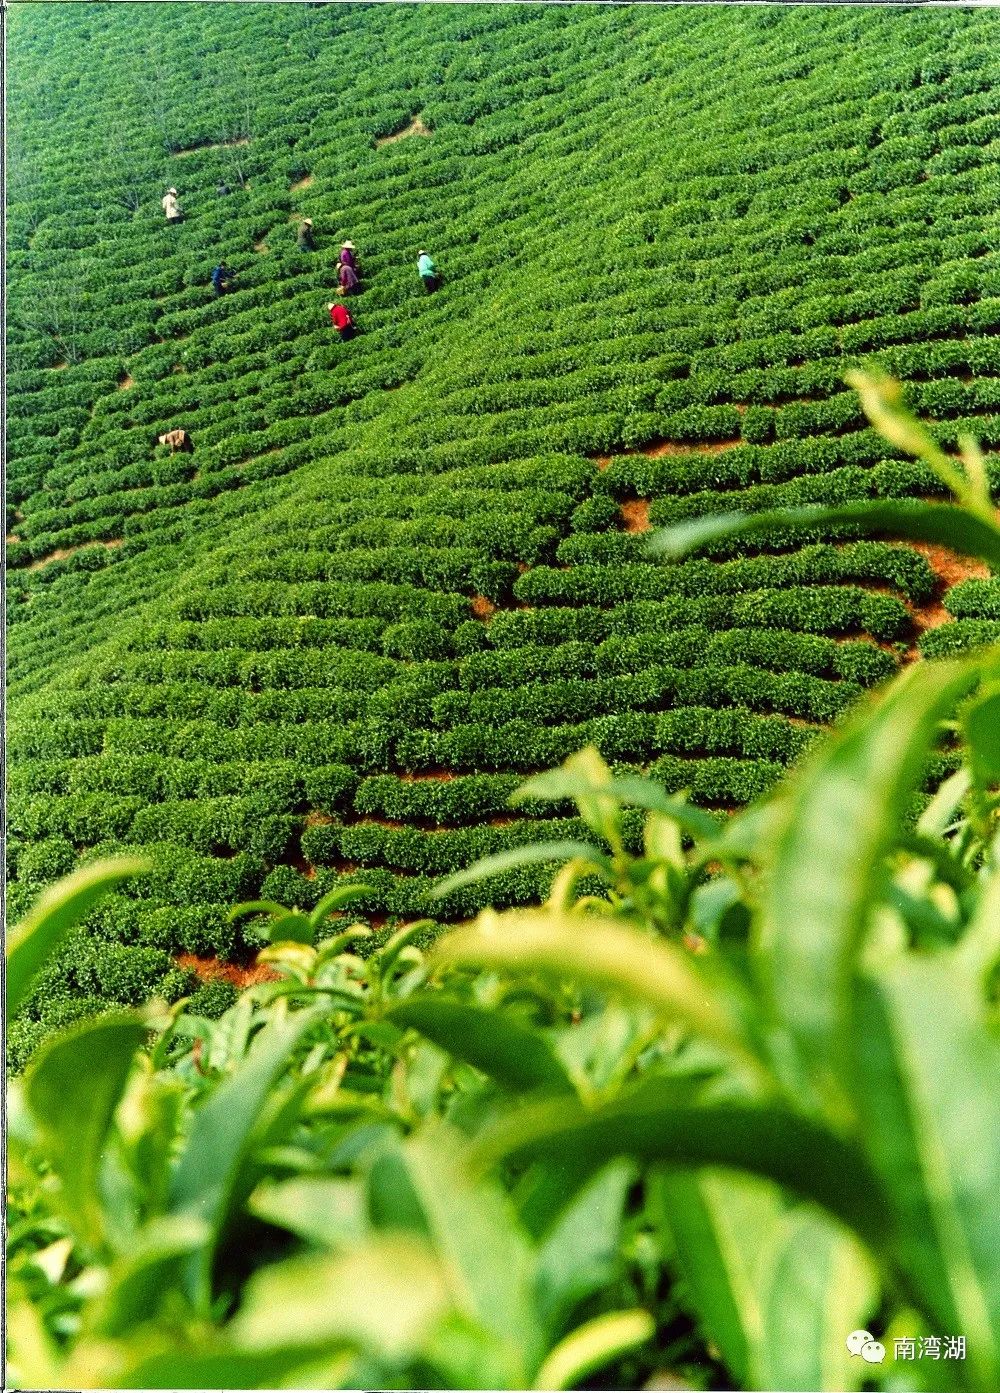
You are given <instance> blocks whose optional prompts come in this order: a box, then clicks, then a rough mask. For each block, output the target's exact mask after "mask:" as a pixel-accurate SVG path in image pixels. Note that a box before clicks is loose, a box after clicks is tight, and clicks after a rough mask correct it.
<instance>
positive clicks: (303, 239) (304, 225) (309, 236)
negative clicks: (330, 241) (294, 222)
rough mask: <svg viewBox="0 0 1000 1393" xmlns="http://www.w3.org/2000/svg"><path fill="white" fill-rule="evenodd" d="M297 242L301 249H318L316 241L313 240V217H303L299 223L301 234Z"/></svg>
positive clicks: (306, 250) (310, 250)
mask: <svg viewBox="0 0 1000 1393" xmlns="http://www.w3.org/2000/svg"><path fill="white" fill-rule="evenodd" d="M296 240H297V242H298V246H299V250H300V251H304V252H313V251H315V250H316V243H315V242H314V241H313V224H312V218H303V219H302V222H301V224H300V225H299V235H298V237H297V239H296Z"/></svg>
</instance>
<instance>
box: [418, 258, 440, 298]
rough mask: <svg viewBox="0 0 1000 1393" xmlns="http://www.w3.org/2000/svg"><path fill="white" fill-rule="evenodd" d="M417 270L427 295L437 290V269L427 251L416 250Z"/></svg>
mask: <svg viewBox="0 0 1000 1393" xmlns="http://www.w3.org/2000/svg"><path fill="white" fill-rule="evenodd" d="M417 271H418V272H419V274H420V279H421V280H422V281H423V283H424V289H425V290H426V291H427V294H428V295H430V294H431V292H432V291H434V290H437V288H438V283H439V282H438V269H437V266H436V265H435V264H434V259H433V258H432V256H431V255H430V253H429V252H425V251H419V252H417Z"/></svg>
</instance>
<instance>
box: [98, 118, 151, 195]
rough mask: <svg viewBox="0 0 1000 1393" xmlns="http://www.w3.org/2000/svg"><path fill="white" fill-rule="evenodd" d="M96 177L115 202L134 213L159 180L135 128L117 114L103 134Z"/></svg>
mask: <svg viewBox="0 0 1000 1393" xmlns="http://www.w3.org/2000/svg"><path fill="white" fill-rule="evenodd" d="M102 144H103V150H102V152H101V157H100V170H99V174H100V176H102V177H103V178H104V179H105V180H106V181H107V183H108V184H109V185H110V186H111V187H112V188H113V189H114V194H115V198H116V199H117V201H118V202H119V203H121V204H122V205H123V206H124V207H125V208H127V209H128V210H129V212H131V213H137V212H138V211H139V208H140V207H141V205H142V203H143V201H144V200H145V199H146V198H147V197H148V195H149V190H150V186H151V185H155V184H156V182H157V179H158V176H159V170H158V168H157V166H156V163H155V162H154V161H153V159H152V158H151V157H150V155H149V154H148V153H147V152H146V151H144V150H143V148H142V144H141V140H140V138H139V137H138V136H137V134H136V131H135V128H134V127H132V126H130V125H129V124H128V123H127V120H126V118H125V117H124V116H123V115H122V114H121V113H116V114H115V115H114V116H113V117H112V119H111V121H110V122H109V123H108V125H107V126H106V127H105V129H104V131H103V134H102Z"/></svg>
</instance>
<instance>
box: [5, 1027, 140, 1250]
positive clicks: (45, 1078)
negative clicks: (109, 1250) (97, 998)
mask: <svg viewBox="0 0 1000 1393" xmlns="http://www.w3.org/2000/svg"><path fill="white" fill-rule="evenodd" d="M144 1036H145V1028H144V1026H143V1023H142V1021H141V1020H140V1019H139V1017H138V1016H135V1015H125V1014H116V1015H107V1016H98V1017H97V1018H96V1019H95V1020H91V1021H87V1022H85V1023H84V1024H83V1025H81V1026H77V1027H75V1028H74V1029H72V1030H70V1031H67V1032H65V1033H64V1034H62V1035H57V1036H56V1037H55V1038H54V1039H53V1040H51V1041H50V1042H49V1043H48V1044H46V1045H44V1046H43V1047H42V1049H41V1051H40V1052H39V1054H38V1056H37V1057H36V1059H35V1061H34V1064H33V1065H32V1067H31V1070H30V1072H29V1073H28V1075H27V1078H26V1079H25V1098H26V1100H27V1104H28V1107H29V1108H30V1110H31V1112H32V1113H33V1114H34V1117H35V1119H36V1120H37V1122H38V1124H39V1127H40V1128H41V1130H42V1133H43V1139H44V1145H45V1152H46V1155H47V1157H48V1160H49V1161H50V1163H51V1165H52V1169H53V1170H54V1171H55V1173H56V1174H57V1175H58V1177H59V1180H60V1184H61V1193H62V1198H63V1203H64V1207H65V1210H66V1214H67V1218H68V1219H69V1222H70V1223H71V1225H72V1226H73V1228H74V1229H75V1231H76V1232H77V1233H78V1234H79V1235H80V1237H81V1238H83V1239H84V1240H85V1241H86V1242H87V1243H90V1244H93V1245H95V1246H98V1245H100V1244H101V1243H102V1242H103V1241H104V1240H108V1241H110V1242H112V1243H114V1242H115V1240H116V1238H117V1239H118V1240H122V1239H123V1238H124V1236H123V1235H121V1234H115V1233H114V1232H112V1231H111V1228H112V1226H111V1224H110V1222H109V1216H108V1211H107V1210H106V1207H105V1203H104V1198H103V1195H102V1193H101V1168H102V1160H103V1155H104V1147H105V1142H106V1140H107V1136H108V1132H109V1130H110V1128H111V1122H112V1119H113V1118H114V1115H115V1110H116V1109H117V1107H118V1104H119V1102H120V1101H121V1096H122V1093H123V1092H124V1090H125V1084H126V1082H127V1081H128V1077H129V1074H130V1073H131V1071H132V1060H133V1056H134V1055H135V1052H136V1050H137V1049H138V1048H139V1046H140V1045H141V1044H142V1041H143V1038H144Z"/></svg>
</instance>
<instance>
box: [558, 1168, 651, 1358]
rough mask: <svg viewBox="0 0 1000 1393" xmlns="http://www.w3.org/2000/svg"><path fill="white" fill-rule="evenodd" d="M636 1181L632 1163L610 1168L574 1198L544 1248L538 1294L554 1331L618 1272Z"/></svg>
mask: <svg viewBox="0 0 1000 1393" xmlns="http://www.w3.org/2000/svg"><path fill="white" fill-rule="evenodd" d="M633 1178H634V1170H633V1167H632V1166H631V1165H629V1164H628V1163H626V1162H621V1161H616V1162H612V1164H611V1165H610V1166H605V1168H604V1169H603V1170H602V1171H599V1172H598V1174H597V1175H595V1176H592V1177H591V1179H590V1180H588V1182H587V1183H586V1184H585V1185H584V1186H583V1187H582V1188H581V1189H580V1190H579V1192H578V1193H577V1194H575V1195H574V1196H573V1198H572V1199H571V1200H570V1202H569V1204H567V1205H566V1207H565V1209H564V1210H563V1211H562V1213H561V1214H560V1215H559V1217H558V1218H557V1219H556V1221H555V1223H554V1224H553V1225H552V1228H551V1229H550V1230H549V1232H548V1233H547V1234H546V1235H545V1238H544V1239H543V1241H542V1242H541V1244H540V1245H539V1247H538V1257H537V1267H536V1273H535V1290H536V1292H537V1301H538V1307H539V1310H540V1312H541V1314H542V1318H543V1319H544V1320H545V1322H546V1325H547V1326H548V1328H549V1329H550V1330H553V1331H554V1330H557V1329H558V1328H559V1327H561V1326H562V1325H563V1323H564V1321H565V1319H566V1317H567V1316H568V1315H569V1314H570V1313H571V1312H572V1310H573V1308H574V1307H575V1306H577V1305H579V1303H580V1302H581V1301H583V1300H585V1299H586V1298H587V1297H588V1296H591V1295H592V1294H593V1293H595V1292H598V1291H600V1290H601V1289H602V1288H603V1287H605V1286H607V1285H608V1284H609V1282H610V1281H611V1278H612V1277H613V1275H614V1274H615V1272H616V1271H617V1269H618V1267H619V1265H620V1262H621V1259H620V1256H619V1244H620V1241H621V1227H622V1211H623V1208H624V1205H625V1199H626V1196H627V1194H628V1189H629V1186H630V1185H631V1183H632V1181H633Z"/></svg>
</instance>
